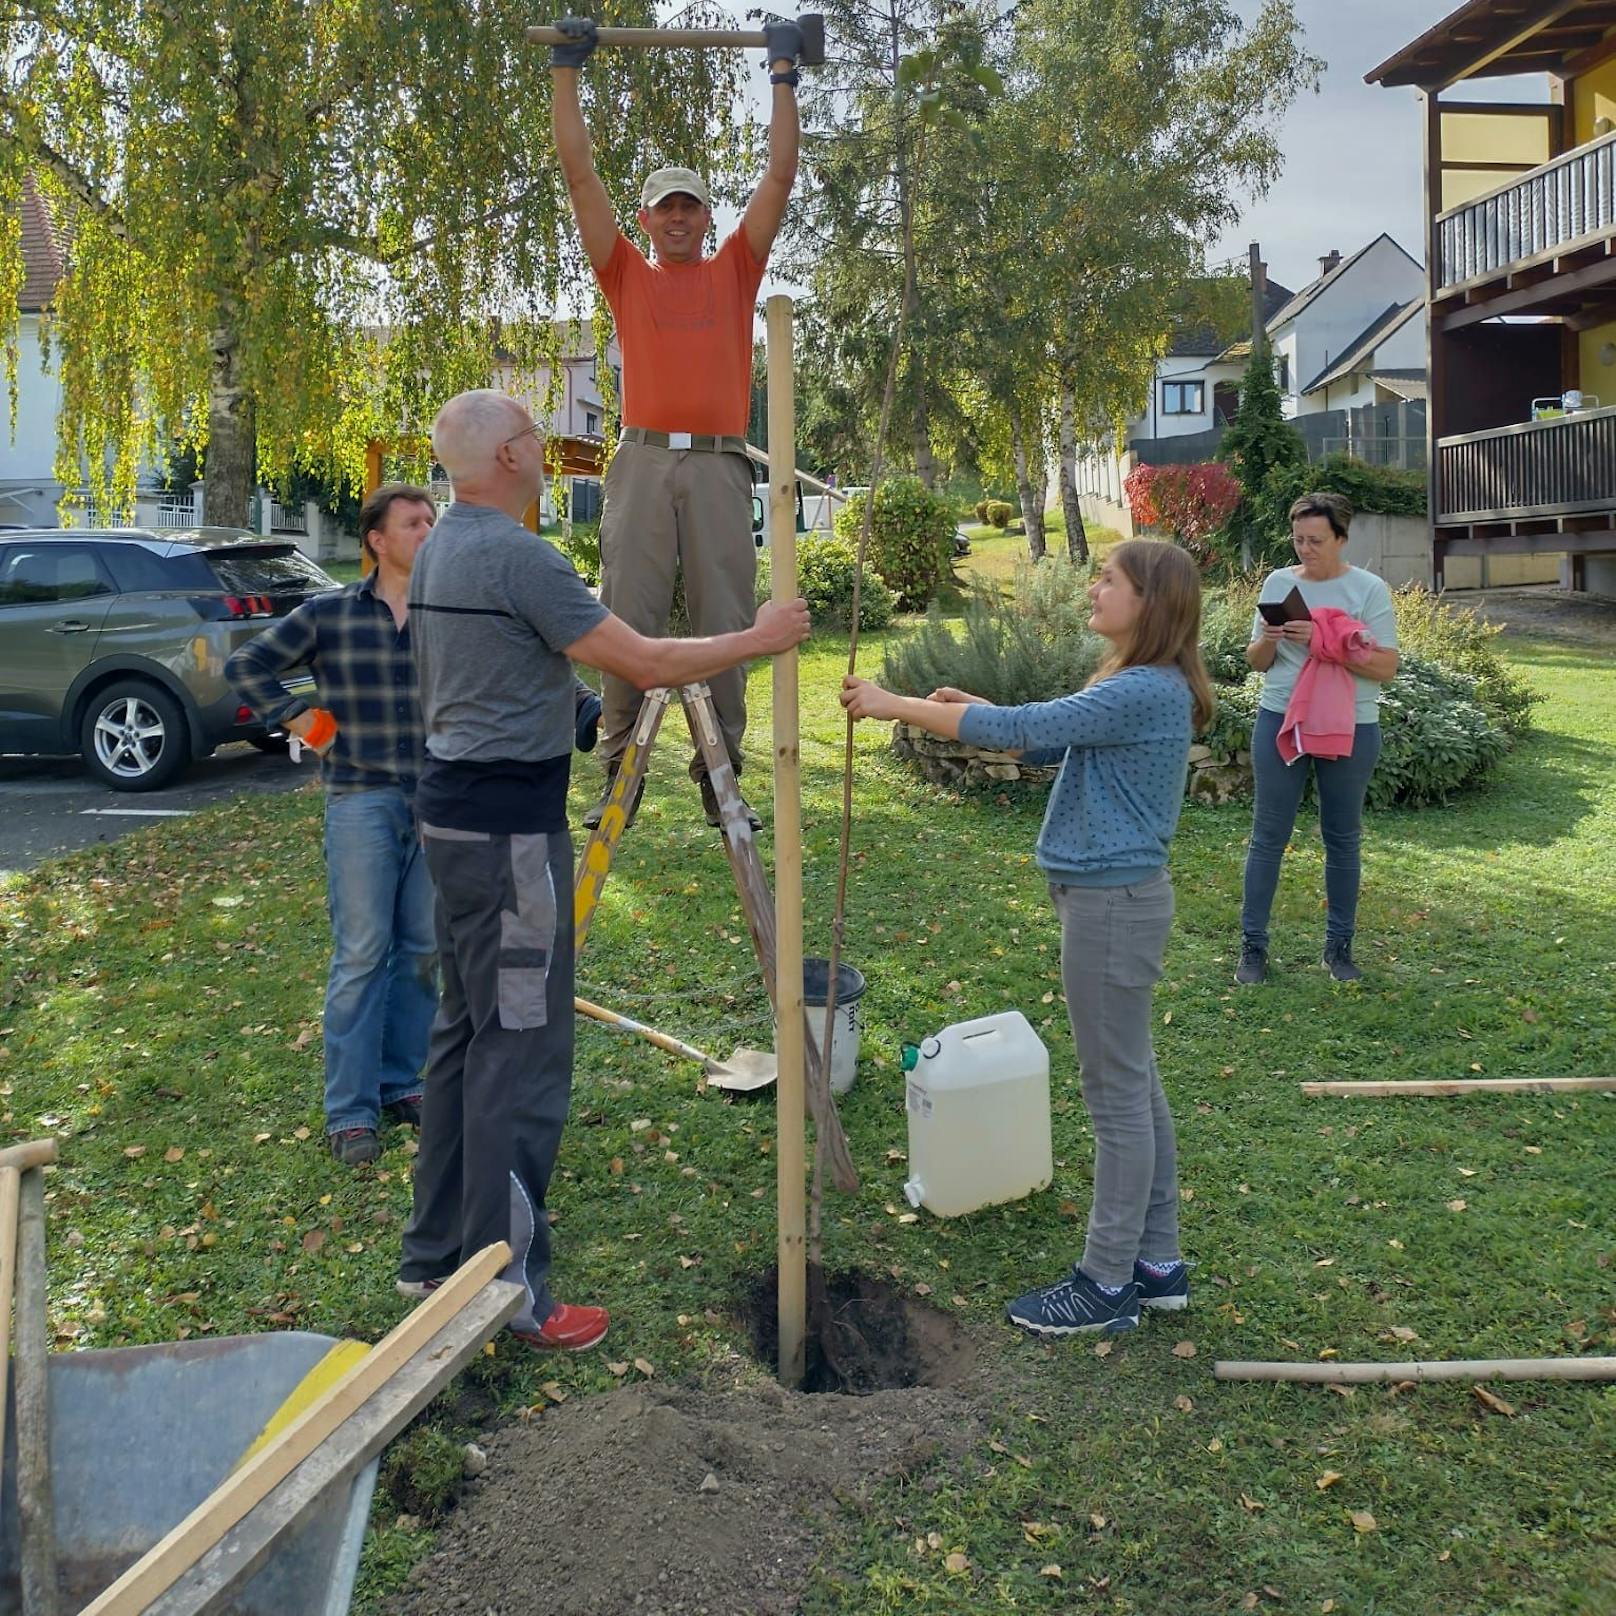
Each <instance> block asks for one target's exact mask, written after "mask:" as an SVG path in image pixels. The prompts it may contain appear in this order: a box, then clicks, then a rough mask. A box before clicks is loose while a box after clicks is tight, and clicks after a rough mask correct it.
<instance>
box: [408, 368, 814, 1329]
mask: <svg viewBox="0 0 1616 1616" xmlns="http://www.w3.org/2000/svg"><path fill="white" fill-rule="evenodd" d="M432 444H433V449H434V451H435V452H436V454H437V457H438V460H439V461H440V462H441V463H442V465H443V467H444V469H445V470H446V471H447V472H448V473H449V478H450V481H451V482H452V483H453V485H454V503H453V504H452V505H450V507H449V509H448V510H447V511H445V512H444V514H443V516H442V517H441V518H440V519H439V521H438V525H437V527H436V528H435V529H434V530H433V534H432V537H431V539H430V540H429V541H428V542H427V543H426V544H425V545H423V546H422V548H421V552H420V554H419V556H418V557H417V559H416V563H415V571H414V574H413V576H412V580H411V586H410V624H411V629H412V632H413V634H414V638H415V666H416V673H417V678H418V680H419V684H420V693H421V716H422V720H423V722H424V724H425V727H426V754H427V761H426V765H425V767H424V768H423V770H422V773H421V779H420V783H419V784H418V786H417V787H416V797H415V806H416V816H417V818H418V820H419V821H420V826H421V839H422V845H423V847H424V849H425V854H426V863H427V868H428V870H429V871H430V872H431V875H432V883H433V887H434V889H435V892H436V916H435V919H436V926H437V937H438V951H439V957H440V965H441V969H442V976H443V990H442V994H441V998H440V1001H439V1008H438V1016H437V1020H436V1021H435V1022H434V1024H433V1027H432V1040H431V1048H430V1053H429V1056H428V1060H427V1071H426V1082H425V1095H424V1102H423V1115H422V1119H421V1149H420V1154H419V1156H418V1157H417V1158H416V1163H415V1207H414V1212H413V1215H412V1216H411V1219H410V1223H409V1226H408V1227H407V1228H406V1229H405V1231H404V1251H403V1261H402V1264H401V1266H400V1269H399V1289H400V1290H402V1291H403V1292H404V1293H405V1294H406V1295H410V1296H417V1295H422V1294H425V1292H427V1291H429V1290H431V1289H432V1288H433V1287H434V1286H435V1285H436V1284H438V1283H439V1282H440V1281H441V1280H443V1279H444V1278H446V1277H447V1276H448V1275H449V1274H451V1273H453V1272H454V1270H455V1269H456V1268H457V1267H458V1266H459V1264H460V1262H461V1260H462V1259H463V1258H465V1257H470V1256H472V1255H474V1254H475V1253H476V1252H478V1251H480V1250H481V1249H482V1248H483V1247H484V1246H487V1245H489V1244H491V1243H493V1242H495V1241H498V1240H505V1241H508V1242H509V1243H510V1247H511V1251H512V1253H513V1256H512V1261H511V1266H510V1268H509V1270H508V1271H507V1273H506V1276H505V1277H506V1278H507V1279H510V1280H513V1281H515V1282H516V1283H518V1284H521V1285H523V1286H525V1287H526V1290H527V1300H526V1302H525V1304H524V1305H523V1307H522V1309H521V1310H520V1311H519V1312H518V1313H517V1315H516V1317H515V1319H514V1320H513V1321H512V1325H511V1328H512V1329H513V1330H514V1331H515V1332H516V1334H517V1335H518V1336H519V1338H520V1339H522V1340H523V1341H526V1342H527V1343H528V1344H529V1345H532V1346H535V1347H560V1348H564V1349H568V1350H572V1351H579V1350H582V1349H583V1348H585V1347H592V1346H594V1345H595V1343H596V1342H598V1341H599V1340H600V1339H601V1338H602V1337H603V1336H604V1335H605V1334H606V1327H607V1316H606V1310H605V1309H604V1308H599V1307H578V1306H568V1305H567V1304H565V1303H561V1302H557V1301H556V1300H555V1298H554V1297H553V1296H552V1295H551V1294H550V1287H549V1274H550V1236H549V1226H548V1221H547V1218H546V1214H545V1194H546V1191H547V1190H548V1187H549V1183H550V1174H551V1171H552V1169H553V1168H554V1166H555V1159H556V1152H557V1149H558V1147H559V1146H560V1142H561V1130H562V1127H563V1125H564V1123H565V1122H566V1117H567V1106H568V1102H569V1099H570V1096H571V1092H572V1055H573V1012H572V986H573V954H572V875H573V868H572V840H571V837H570V836H569V834H568V831H567V782H568V774H569V770H570V766H571V760H572V745H573V720H574V677H573V671H572V663H573V662H574V661H577V662H582V663H584V664H586V665H587V666H589V667H593V668H599V669H600V670H601V671H603V672H605V673H610V674H613V675H615V676H616V677H617V678H619V679H625V680H630V681H632V682H633V683H634V684H636V685H637V686H638V687H639V688H641V689H645V690H648V689H653V688H656V687H658V686H667V685H682V684H689V683H691V682H692V681H695V680H698V679H706V678H709V677H710V676H711V675H712V674H714V673H717V672H719V671H721V670H723V669H725V668H730V667H734V666H735V665H736V664H738V663H740V662H743V661H745V660H746V659H748V658H749V657H758V656H773V655H775V654H776V653H777V652H780V651H784V650H786V649H787V648H789V647H790V646H793V645H798V644H800V643H801V642H802V641H803V640H804V639H806V638H807V635H808V608H807V606H806V605H805V604H804V603H803V602H802V601H800V600H798V601H795V602H793V603H792V604H791V605H788V606H774V605H773V604H770V605H767V606H764V607H762V608H761V609H760V610H759V612H758V614H757V622H756V623H755V624H754V625H753V626H752V627H751V628H749V629H744V630H742V631H740V632H739V633H734V634H721V635H718V636H716V637H714V638H711V639H700V640H664V639H649V638H647V637H646V636H644V635H642V634H639V633H637V632H636V631H635V630H633V629H631V628H630V627H629V626H628V625H627V624H626V623H624V622H623V621H622V620H621V619H619V618H616V617H614V616H612V614H611V613H610V612H609V611H607V610H606V608H605V607H604V606H602V605H601V604H600V603H599V602H598V601H597V600H595V598H594V597H593V596H592V595H591V594H590V592H589V590H588V588H587V587H586V585H585V584H584V582H583V580H582V579H581V578H580V577H579V576H578V574H577V573H576V572H575V571H574V570H573V567H572V564H571V563H570V562H569V561H568V560H567V559H566V558H565V557H564V556H563V555H562V554H561V553H560V552H559V551H558V550H556V549H555V548H554V547H553V546H552V545H550V544H549V543H548V542H547V541H546V540H544V539H541V538H539V537H537V536H536V535H534V534H532V533H530V532H529V531H528V530H527V529H526V528H524V527H523V526H522V522H521V518H522V514H523V513H524V512H525V511H526V510H527V508H528V506H529V505H531V504H532V502H533V501H534V500H535V499H537V498H538V496H539V491H540V489H541V487H542V486H543V482H544V449H543V444H542V443H541V441H540V439H539V429H538V427H536V426H535V425H534V423H533V419H532V417H531V416H530V415H529V414H528V412H527V411H526V410H525V409H524V408H523V407H522V406H521V405H520V404H518V403H517V402H516V401H515V400H514V399H512V398H509V397H507V396H506V395H505V394H503V393H496V392H492V391H488V390H478V391H475V392H470V393H461V394H459V395H457V396H456V397H455V398H452V399H450V400H449V402H448V403H447V404H445V405H444V407H443V408H442V409H441V410H440V411H439V412H438V418H437V420H436V421H435V422H434V423H433V428H432ZM569 659H570V660H569Z"/></svg>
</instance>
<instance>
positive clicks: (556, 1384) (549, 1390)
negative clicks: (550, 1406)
mask: <svg viewBox="0 0 1616 1616" xmlns="http://www.w3.org/2000/svg"><path fill="white" fill-rule="evenodd" d="M539 1390H540V1391H541V1392H543V1393H544V1395H545V1396H546V1397H548V1398H549V1399H550V1401H551V1402H552V1403H564V1402H566V1400H567V1394H566V1393H565V1392H564V1391H562V1389H561V1382H560V1381H558V1380H547V1381H545V1383H544V1384H543V1385H542V1386H541V1387H539Z"/></svg>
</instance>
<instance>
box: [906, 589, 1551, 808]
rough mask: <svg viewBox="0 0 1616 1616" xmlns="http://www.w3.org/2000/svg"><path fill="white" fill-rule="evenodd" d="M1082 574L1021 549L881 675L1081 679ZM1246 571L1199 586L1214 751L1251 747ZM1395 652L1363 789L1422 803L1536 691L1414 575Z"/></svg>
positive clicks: (1035, 688)
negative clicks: (1207, 587)
mask: <svg viewBox="0 0 1616 1616" xmlns="http://www.w3.org/2000/svg"><path fill="white" fill-rule="evenodd" d="M1087 581H1088V580H1087V574H1086V573H1085V572H1084V571H1083V570H1082V569H1081V568H1077V567H1073V566H1071V565H1070V564H1069V563H1067V562H1064V561H1060V560H1057V559H1055V558H1053V557H1051V558H1049V559H1047V560H1045V561H1043V562H1042V563H1040V564H1039V565H1038V566H1036V567H1034V566H1032V565H1031V564H1030V563H1023V564H1022V566H1020V567H1019V568H1018V569H1017V571H1016V578H1015V585H1014V587H1013V589H1011V590H1010V591H1008V592H1006V593H1004V594H1002V595H1001V594H996V593H994V592H993V591H992V590H991V589H990V588H987V587H983V586H978V588H977V589H976V591H975V592H974V593H973V594H972V596H971V598H970V600H969V601H968V602H967V604H966V608H965V619H964V623H963V625H962V631H961V632H960V633H957V634H956V633H955V632H953V631H952V629H951V628H950V626H949V624H947V623H946V622H945V621H944V620H943V619H942V617H941V616H940V614H938V613H936V612H935V611H934V612H933V613H932V615H931V616H930V617H928V619H927V621H926V624H925V627H924V628H923V629H922V630H921V631H920V633H919V634H918V635H916V636H914V637H913V638H912V639H908V640H905V641H904V642H903V643H902V644H900V645H897V646H894V647H892V648H891V649H890V650H889V651H888V652H887V655H886V661H885V665H884V667H883V669H882V682H883V683H884V684H886V685H887V686H888V688H890V689H892V690H897V691H901V692H902V693H903V694H905V695H916V696H924V695H928V694H929V693H930V692H931V691H932V690H935V689H936V688H937V687H938V686H939V685H954V686H956V687H957V688H959V689H961V690H968V691H971V692H972V693H973V694H975V695H978V696H985V697H986V698H987V699H988V700H989V701H992V702H995V703H998V704H1002V705H1006V706H1009V705H1014V704H1016V703H1019V702H1026V701H1047V700H1050V699H1052V698H1053V697H1056V696H1062V695H1066V694H1067V693H1068V692H1070V691H1073V690H1078V689H1081V688H1082V686H1083V685H1084V683H1085V682H1086V681H1087V680H1088V678H1089V676H1090V675H1091V674H1092V673H1093V671H1094V669H1095V667H1096V666H1097V665H1098V663H1099V660H1100V656H1101V653H1102V651H1103V649H1104V643H1103V642H1102V641H1101V640H1100V639H1099V637H1098V636H1097V635H1095V634H1092V633H1090V632H1089V630H1088V628H1087V621H1088V615H1089V606H1088V600H1087V595H1086V584H1087ZM1257 589H1258V583H1257V580H1256V579H1254V578H1251V579H1240V580H1237V581H1236V582H1234V583H1231V584H1230V585H1229V586H1228V587H1226V588H1224V589H1222V590H1220V591H1219V592H1217V593H1216V594H1211V593H1209V594H1208V595H1207V597H1206V601H1205V606H1204V610H1203V617H1202V635H1201V650H1202V654H1203V656H1204V657H1205V658H1206V663H1207V669H1208V671H1209V672H1210V673H1211V675H1212V678H1213V680H1214V682H1215V683H1216V686H1217V698H1218V705H1217V711H1216V713H1215V715H1214V716H1213V719H1212V722H1211V724H1209V725H1208V726H1207V729H1206V730H1205V731H1204V732H1203V733H1202V734H1201V735H1199V736H1197V737H1196V739H1197V740H1198V741H1199V742H1200V743H1201V744H1202V745H1205V746H1208V747H1210V748H1211V749H1212V751H1213V752H1215V753H1217V754H1218V755H1220V756H1232V755H1233V754H1235V753H1237V752H1245V751H1249V750H1250V747H1251V729H1252V724H1253V723H1254V721H1255V719H1256V716H1257V701H1258V697H1259V695H1260V693H1261V690H1262V676H1261V675H1260V674H1256V673H1253V672H1252V671H1251V669H1250V668H1249V667H1247V665H1246V659H1245V649H1246V645H1247V643H1248V642H1249V640H1250V638H1251V618H1252V612H1253V609H1254V603H1255V601H1256V598H1257ZM1392 598H1393V601H1394V603H1395V605H1396V607H1397V622H1398V638H1399V640H1400V641H1401V642H1402V650H1403V661H1402V669H1401V671H1400V672H1399V673H1398V676H1397V677H1396V678H1395V679H1393V680H1391V681H1390V682H1389V683H1388V684H1387V685H1386V687H1385V691H1384V695H1383V699H1382V703H1381V709H1380V721H1381V740H1382V750H1381V757H1380V763H1379V765H1378V766H1377V767H1376V770H1375V773H1374V775H1373V777H1372V778H1371V781H1370V786H1369V802H1370V804H1371V806H1373V807H1376V808H1385V807H1390V806H1393V805H1398V806H1403V807H1423V806H1425V805H1427V804H1430V803H1439V802H1444V801H1446V800H1447V799H1448V798H1449V797H1451V796H1453V795H1454V794H1455V793H1456V792H1459V791H1462V790H1464V789H1465V788H1467V787H1469V786H1472V785H1475V784H1476V783H1477V782H1478V781H1480V780H1482V779H1483V778H1484V777H1485V776H1486V775H1487V774H1488V772H1489V771H1490V770H1491V769H1493V768H1494V767H1495V766H1496V764H1497V763H1498V762H1499V760H1500V759H1501V758H1502V757H1503V756H1504V754H1505V753H1506V752H1508V750H1509V748H1510V746H1511V744H1512V739H1513V737H1514V736H1515V735H1518V734H1520V733H1521V732H1522V731H1523V730H1525V729H1526V728H1527V727H1528V726H1529V724H1530V720H1531V708H1532V704H1533V701H1534V699H1535V698H1534V696H1533V694H1532V692H1531V691H1530V690H1528V689H1527V688H1526V686H1525V685H1523V684H1522V682H1521V681H1520V680H1519V679H1518V678H1517V677H1516V676H1515V675H1514V674H1513V673H1512V672H1511V671H1510V669H1509V667H1508V665H1507V664H1506V663H1505V662H1504V661H1503V659H1502V658H1501V657H1500V656H1499V654H1498V651H1497V648H1496V643H1495V641H1496V634H1495V631H1493V630H1492V629H1490V628H1489V627H1488V626H1487V625H1486V624H1483V623H1479V622H1477V621H1476V619H1475V618H1474V617H1473V616H1472V615H1471V614H1470V613H1469V612H1464V611H1456V610H1455V609H1454V608H1452V607H1450V606H1445V605H1443V604H1442V603H1441V602H1440V601H1438V600H1436V599H1435V598H1434V597H1433V596H1431V595H1430V594H1429V593H1428V592H1426V591H1425V590H1422V589H1412V588H1411V589H1403V590H1398V591H1397V592H1396V593H1395V594H1394V595H1393V597H1392Z"/></svg>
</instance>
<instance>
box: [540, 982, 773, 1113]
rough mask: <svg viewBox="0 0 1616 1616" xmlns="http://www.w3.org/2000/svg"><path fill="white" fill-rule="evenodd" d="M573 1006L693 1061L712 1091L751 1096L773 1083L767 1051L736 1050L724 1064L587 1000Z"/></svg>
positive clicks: (576, 1000) (608, 1024)
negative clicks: (703, 1074) (704, 1076)
mask: <svg viewBox="0 0 1616 1616" xmlns="http://www.w3.org/2000/svg"><path fill="white" fill-rule="evenodd" d="M572 1007H573V1009H574V1010H576V1011H577V1012H578V1014H579V1015H581V1016H588V1017H589V1019H590V1020H591V1021H599V1022H602V1023H603V1024H604V1025H606V1026H608V1027H616V1028H617V1030H618V1031H619V1032H626V1033H632V1034H633V1035H634V1036H635V1037H636V1038H643V1039H645V1041H646V1042H647V1043H650V1044H655V1045H656V1046H657V1048H658V1049H665V1050H667V1052H668V1053H669V1054H670V1055H679V1056H682V1057H683V1058H684V1059H685V1060H688V1061H694V1062H695V1063H696V1064H697V1065H698V1066H699V1067H701V1069H702V1071H703V1072H705V1073H706V1075H707V1081H708V1083H709V1084H710V1085H711V1086H712V1087H713V1088H720V1089H727V1090H728V1091H729V1092H730V1093H732V1094H750V1093H752V1092H753V1091H755V1090H757V1089H763V1088H767V1087H768V1086H769V1085H770V1084H771V1083H772V1082H774V1080H775V1075H776V1064H775V1058H774V1056H773V1055H772V1054H770V1052H769V1051H768V1050H766V1049H741V1048H737V1049H736V1050H735V1052H734V1053H733V1054H732V1055H731V1056H730V1058H729V1059H728V1060H727V1061H721V1060H714V1059H713V1057H712V1056H711V1055H707V1054H703V1052H702V1051H701V1050H699V1049H697V1048H696V1046H695V1045H694V1044H687V1043H683V1042H681V1041H680V1040H679V1039H677V1038H673V1037H670V1036H669V1035H668V1034H667V1033H665V1032H658V1031H657V1030H656V1028H655V1027H647V1026H646V1025H645V1024H644V1023H643V1022H639V1021H631V1020H630V1019H629V1018H628V1017H627V1016H620V1015H618V1013H617V1012H616V1011H615V1010H607V1009H605V1008H604V1007H602V1006H601V1005H598V1004H591V1003H590V1002H589V1000H588V999H576V998H575V999H574V1000H573V1001H572Z"/></svg>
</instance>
